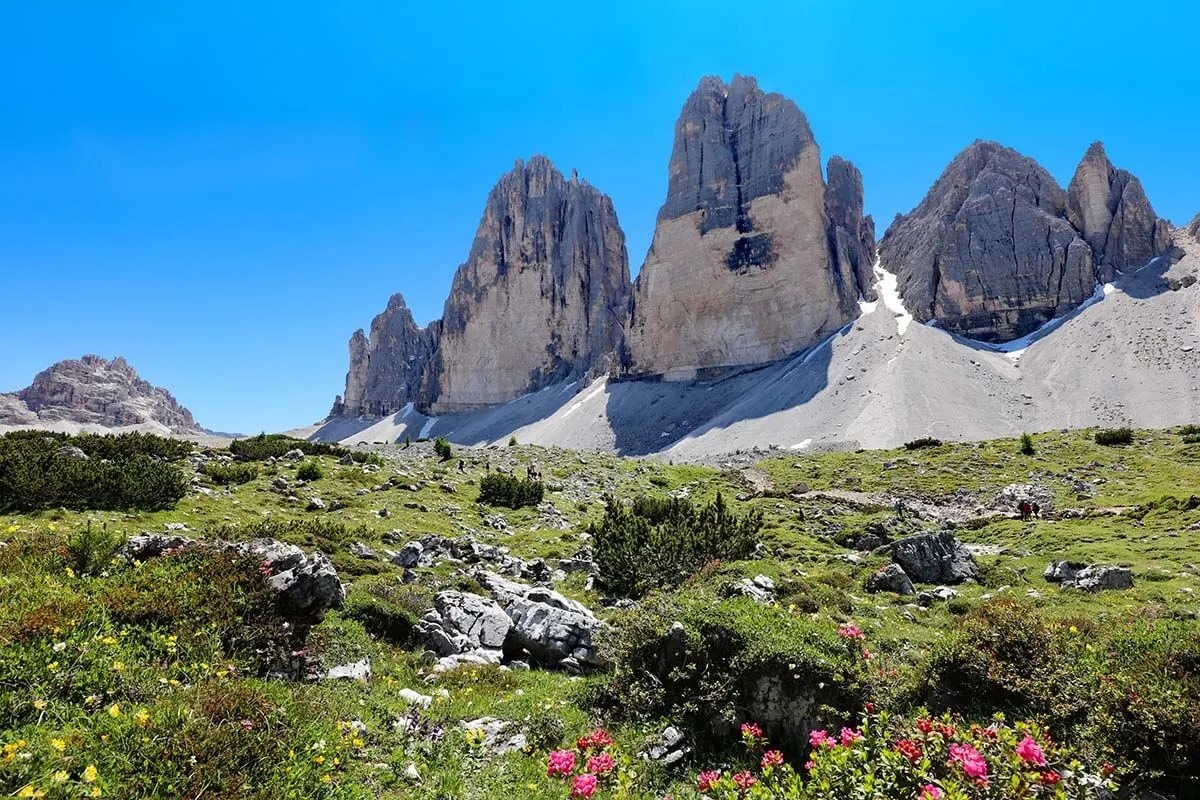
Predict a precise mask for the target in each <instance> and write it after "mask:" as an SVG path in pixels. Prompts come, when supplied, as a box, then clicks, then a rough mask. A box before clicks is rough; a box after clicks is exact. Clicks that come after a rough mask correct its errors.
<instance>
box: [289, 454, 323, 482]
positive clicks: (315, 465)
mask: <svg viewBox="0 0 1200 800" xmlns="http://www.w3.org/2000/svg"><path fill="white" fill-rule="evenodd" d="M296 477H297V478H299V479H300V480H302V481H319V480H321V478H324V477H325V470H324V469H322V467H321V462H320V461H317V460H316V459H315V458H310V459H308V460H307V461H304V462H302V463H301V464H300V466H298V467H296Z"/></svg>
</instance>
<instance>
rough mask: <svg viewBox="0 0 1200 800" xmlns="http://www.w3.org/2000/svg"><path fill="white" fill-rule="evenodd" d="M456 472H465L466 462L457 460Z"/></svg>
mask: <svg viewBox="0 0 1200 800" xmlns="http://www.w3.org/2000/svg"><path fill="white" fill-rule="evenodd" d="M458 471H459V472H466V471H467V462H465V461H463V460H462V459H461V458H460V459H459V460H458Z"/></svg>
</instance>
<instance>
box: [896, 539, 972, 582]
mask: <svg viewBox="0 0 1200 800" xmlns="http://www.w3.org/2000/svg"><path fill="white" fill-rule="evenodd" d="M892 560H893V561H894V562H895V563H897V564H899V565H900V566H901V567H902V568H903V569H904V572H905V574H906V575H908V576H909V578H910V579H912V580H914V581H916V582H918V583H948V584H955V583H962V582H963V581H966V580H973V579H975V578H977V577H979V566H978V565H977V564H976V563H975V557H974V556H973V555H971V553H970V551H969V550H968V549H967V548H966V547H964V546H963V544H962V543H961V542H960V541H958V539H956V538H954V534H952V533H950V532H949V531H938V532H937V533H922V534H918V535H916V536H909V537H906V538H904V539H900V540H899V541H897V542H894V543H893V544H892Z"/></svg>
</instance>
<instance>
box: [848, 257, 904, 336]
mask: <svg viewBox="0 0 1200 800" xmlns="http://www.w3.org/2000/svg"><path fill="white" fill-rule="evenodd" d="M873 270H874V272H875V291H876V293H877V294H878V295H879V298H880V300H882V301H883V307H884V308H886V309H887V310H888V311H890V312H892V315H893V316H894V317H895V318H896V332H897V333H899V334H900V335H901V336H903V335H904V332H905V331H906V330H908V326H909V325H910V324H911V323H912V321H913V315H912V314H910V313H908V309H907V308H905V307H904V301H903V300H902V299H900V288H899V283H900V282H899V279H898V278H897V277H896V275H895V273H892V272H888V271H887V270H886V269H884V268H883V267H882V266H881V263H880V262H879V261H878V260H877V261H876V262H875V266H874V268H873ZM859 305H860V306H863V307H864V308H865V307H866V306H871V311H874V310H875V308H876V307H877V306H878V301H876V302H875V303H859ZM864 313H865V312H864Z"/></svg>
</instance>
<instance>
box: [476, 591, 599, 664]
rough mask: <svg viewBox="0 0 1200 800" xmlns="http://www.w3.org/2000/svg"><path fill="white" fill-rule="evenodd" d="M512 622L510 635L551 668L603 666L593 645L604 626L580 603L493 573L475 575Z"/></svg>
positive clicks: (516, 642)
mask: <svg viewBox="0 0 1200 800" xmlns="http://www.w3.org/2000/svg"><path fill="white" fill-rule="evenodd" d="M475 579H476V580H477V581H479V583H480V584H481V585H482V586H484V587H486V588H487V589H488V590H489V591H491V592H492V594H493V596H495V598H496V600H497V601H498V602H499V603H500V606H501V607H502V608H503V609H504V612H505V613H506V614H508V616H509V618H510V619H512V629H511V632H510V636H511V637H512V640H513V642H514V643H515V644H517V645H519V646H520V647H522V648H524V649H525V650H528V651H529V652H530V654H532V655H533V656H534V658H536V659H538V660H539V661H541V662H542V663H544V664H547V665H551V666H565V667H571V668H578V669H588V668H594V667H600V666H603V665H604V660H603V658H602V657H601V656H600V653H599V650H598V649H597V646H596V641H595V638H596V634H597V633H598V632H599V631H600V629H601V628H602V627H603V623H602V622H601V621H600V620H598V619H596V617H595V615H593V614H592V612H591V611H589V610H588V609H587V607H586V606H584V605H583V604H582V603H579V602H577V601H575V600H571V599H570V598H568V597H564V596H563V595H561V594H559V593H558V592H556V591H554V590H553V589H547V588H545V587H542V586H527V585H525V584H520V583H517V582H515V581H510V580H508V579H506V578H503V577H501V576H500V575H497V574H495V573H492V572H486V571H480V572H477V573H475Z"/></svg>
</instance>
